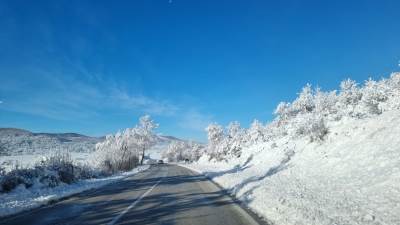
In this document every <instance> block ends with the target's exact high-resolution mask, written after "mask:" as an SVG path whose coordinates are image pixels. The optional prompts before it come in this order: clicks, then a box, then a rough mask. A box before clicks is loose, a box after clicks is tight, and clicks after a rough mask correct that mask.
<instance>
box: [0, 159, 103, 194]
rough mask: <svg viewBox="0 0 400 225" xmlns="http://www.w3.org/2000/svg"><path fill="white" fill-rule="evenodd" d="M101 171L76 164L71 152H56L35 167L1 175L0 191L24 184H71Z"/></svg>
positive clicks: (96, 175)
mask: <svg viewBox="0 0 400 225" xmlns="http://www.w3.org/2000/svg"><path fill="white" fill-rule="evenodd" d="M100 175H102V174H101V173H100V172H98V171H95V170H93V169H91V168H89V167H88V166H87V165H85V166H82V165H79V164H75V163H74V162H73V161H72V160H71V157H70V156H69V154H60V153H56V154H55V155H52V156H50V157H45V158H43V160H41V161H40V162H39V163H37V164H36V165H35V166H34V167H33V168H20V167H16V168H14V169H13V170H11V171H9V172H7V173H5V172H3V173H2V175H1V176H0V192H9V191H12V190H13V189H15V188H16V187H18V186H20V185H23V186H24V187H25V188H30V187H32V186H33V185H40V186H42V187H56V186H58V185H60V184H62V183H64V184H71V183H74V182H76V181H78V180H82V179H88V178H95V177H98V176H100Z"/></svg>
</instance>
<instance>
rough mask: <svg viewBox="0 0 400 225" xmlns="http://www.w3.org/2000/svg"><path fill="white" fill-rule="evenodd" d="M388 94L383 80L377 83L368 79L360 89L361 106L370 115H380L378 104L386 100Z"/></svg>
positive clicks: (380, 110)
mask: <svg viewBox="0 0 400 225" xmlns="http://www.w3.org/2000/svg"><path fill="white" fill-rule="evenodd" d="M388 92H389V90H388V88H387V85H386V82H385V80H382V81H380V82H377V81H374V80H372V79H371V78H370V79H369V80H367V81H365V84H364V87H363V88H362V93H363V94H362V98H361V102H362V106H363V107H365V109H366V111H367V112H368V113H370V114H381V113H382V109H381V108H380V107H379V104H380V103H381V102H385V101H386V100H387V99H388Z"/></svg>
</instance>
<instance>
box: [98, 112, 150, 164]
mask: <svg viewBox="0 0 400 225" xmlns="http://www.w3.org/2000/svg"><path fill="white" fill-rule="evenodd" d="M156 127H157V124H155V123H154V122H153V120H152V119H151V118H150V116H147V115H146V116H143V117H141V118H140V119H139V123H138V125H136V126H135V127H133V128H127V129H125V130H124V131H123V132H117V133H116V134H115V135H107V136H106V139H105V140H104V141H103V142H100V143H97V144H96V151H95V154H94V155H95V159H94V160H95V164H97V165H98V166H99V167H102V168H103V169H105V170H107V171H111V172H115V171H121V170H122V171H124V170H130V169H132V168H134V167H136V166H137V164H138V163H139V158H140V163H141V164H142V163H143V159H144V155H145V151H146V150H147V149H148V148H150V147H151V146H152V144H154V143H155V140H156V139H155V135H154V133H153V130H154V129H155V128H156Z"/></svg>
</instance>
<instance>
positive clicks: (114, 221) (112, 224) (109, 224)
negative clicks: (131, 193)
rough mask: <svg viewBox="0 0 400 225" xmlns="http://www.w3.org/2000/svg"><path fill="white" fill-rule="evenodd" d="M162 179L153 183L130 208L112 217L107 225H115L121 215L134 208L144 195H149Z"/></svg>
mask: <svg viewBox="0 0 400 225" xmlns="http://www.w3.org/2000/svg"><path fill="white" fill-rule="evenodd" d="M162 179H163V178H161V179H160V180H158V181H157V183H155V184H154V185H153V186H152V187H151V188H150V189H149V190H147V191H146V192H145V193H144V194H142V196H140V197H139V198H138V199H136V201H134V202H133V203H132V204H131V205H130V206H128V208H126V209H125V210H124V211H122V212H121V213H120V214H119V215H118V216H116V217H114V219H113V220H112V221H111V222H109V223H108V225H115V224H116V223H117V222H118V220H119V219H121V217H122V216H123V215H125V214H126V213H127V212H128V211H129V210H130V209H132V208H133V207H135V206H136V205H137V204H138V203H139V202H140V201H141V200H142V199H143V198H144V197H146V195H148V194H150V192H151V191H152V190H153V189H154V188H155V187H156V186H157V185H158V184H159V183H160V182H161V180H162Z"/></svg>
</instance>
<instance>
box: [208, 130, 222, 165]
mask: <svg viewBox="0 0 400 225" xmlns="http://www.w3.org/2000/svg"><path fill="white" fill-rule="evenodd" d="M206 131H207V137H208V153H209V155H210V156H211V158H217V159H219V158H220V156H221V155H222V154H223V153H222V152H224V151H225V150H224V149H225V147H224V145H225V144H226V141H225V134H224V129H223V128H222V126H221V125H219V124H217V123H212V124H209V125H208V127H207V128H206Z"/></svg>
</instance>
